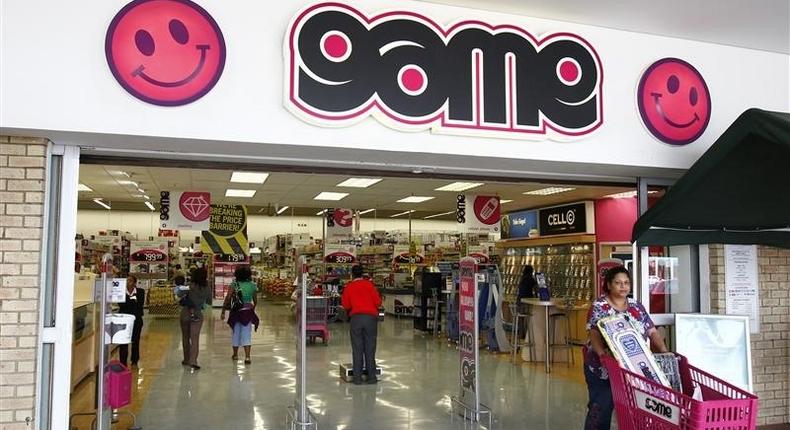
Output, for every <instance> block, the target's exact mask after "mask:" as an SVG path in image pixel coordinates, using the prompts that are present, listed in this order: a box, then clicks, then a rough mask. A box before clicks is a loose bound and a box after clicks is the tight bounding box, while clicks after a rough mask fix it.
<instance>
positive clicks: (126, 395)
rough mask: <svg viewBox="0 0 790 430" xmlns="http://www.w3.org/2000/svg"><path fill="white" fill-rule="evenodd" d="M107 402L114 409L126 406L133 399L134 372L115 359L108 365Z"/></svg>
mask: <svg viewBox="0 0 790 430" xmlns="http://www.w3.org/2000/svg"><path fill="white" fill-rule="evenodd" d="M106 389H107V402H108V403H109V404H110V407H111V408H113V409H118V408H121V407H124V406H126V405H128V404H129V403H131V401H132V372H131V371H129V369H128V368H127V367H126V366H124V365H123V364H121V362H120V361H117V360H114V361H111V362H110V364H108V365H107V387H106Z"/></svg>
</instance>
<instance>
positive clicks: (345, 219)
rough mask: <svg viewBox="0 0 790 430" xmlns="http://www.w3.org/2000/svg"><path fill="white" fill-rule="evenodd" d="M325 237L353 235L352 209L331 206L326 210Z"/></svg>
mask: <svg viewBox="0 0 790 430" xmlns="http://www.w3.org/2000/svg"><path fill="white" fill-rule="evenodd" d="M325 216H326V237H327V238H332V237H350V236H353V235H354V211H353V210H351V209H341V208H333V209H327V210H326V215H325Z"/></svg>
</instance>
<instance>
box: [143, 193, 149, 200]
mask: <svg viewBox="0 0 790 430" xmlns="http://www.w3.org/2000/svg"><path fill="white" fill-rule="evenodd" d="M143 198H144V199H146V200H151V198H150V197H148V196H147V195H145V194H143Z"/></svg>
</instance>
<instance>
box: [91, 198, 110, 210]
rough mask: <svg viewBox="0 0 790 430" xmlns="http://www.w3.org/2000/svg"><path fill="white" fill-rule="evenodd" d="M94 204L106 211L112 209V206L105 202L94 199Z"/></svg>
mask: <svg viewBox="0 0 790 430" xmlns="http://www.w3.org/2000/svg"><path fill="white" fill-rule="evenodd" d="M93 202H94V203H96V204H97V205H99V206H101V207H103V208H104V209H112V208H111V207H110V205H108V204H107V203H104V202H103V201H101V199H93Z"/></svg>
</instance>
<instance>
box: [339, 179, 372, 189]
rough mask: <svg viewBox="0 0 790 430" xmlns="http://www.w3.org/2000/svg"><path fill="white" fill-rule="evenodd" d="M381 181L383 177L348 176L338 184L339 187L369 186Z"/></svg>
mask: <svg viewBox="0 0 790 430" xmlns="http://www.w3.org/2000/svg"><path fill="white" fill-rule="evenodd" d="M379 182H381V178H348V179H346V180H345V181H343V182H341V183H339V184H337V186H338V187H352V188H367V187H369V186H371V185H373V184H377V183H379Z"/></svg>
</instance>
